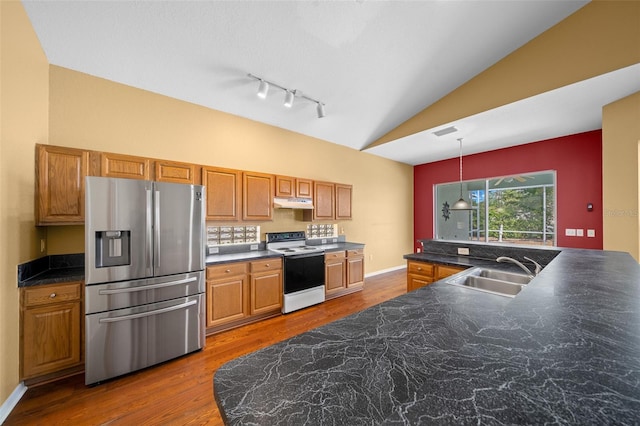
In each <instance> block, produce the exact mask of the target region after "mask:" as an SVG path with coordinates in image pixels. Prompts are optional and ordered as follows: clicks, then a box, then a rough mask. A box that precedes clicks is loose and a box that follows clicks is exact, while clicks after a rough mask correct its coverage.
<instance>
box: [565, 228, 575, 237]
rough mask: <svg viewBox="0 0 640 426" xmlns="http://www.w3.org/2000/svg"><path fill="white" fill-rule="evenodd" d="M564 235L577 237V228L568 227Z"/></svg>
mask: <svg viewBox="0 0 640 426" xmlns="http://www.w3.org/2000/svg"><path fill="white" fill-rule="evenodd" d="M564 235H565V236H567V237H575V236H576V230H575V229H570V228H566V229H565V230H564Z"/></svg>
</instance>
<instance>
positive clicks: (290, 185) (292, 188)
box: [276, 176, 296, 197]
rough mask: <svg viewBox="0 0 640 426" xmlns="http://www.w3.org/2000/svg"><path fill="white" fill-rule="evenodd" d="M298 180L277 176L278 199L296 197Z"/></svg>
mask: <svg viewBox="0 0 640 426" xmlns="http://www.w3.org/2000/svg"><path fill="white" fill-rule="evenodd" d="M295 196H296V178H292V177H289V176H276V197H295Z"/></svg>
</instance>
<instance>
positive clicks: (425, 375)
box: [214, 249, 640, 425]
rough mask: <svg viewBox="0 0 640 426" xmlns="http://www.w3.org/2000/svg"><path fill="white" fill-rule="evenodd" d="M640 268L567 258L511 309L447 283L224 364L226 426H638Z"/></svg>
mask: <svg viewBox="0 0 640 426" xmlns="http://www.w3.org/2000/svg"><path fill="white" fill-rule="evenodd" d="M639 324H640V266H639V265H638V263H637V262H636V261H635V260H634V259H633V258H632V257H631V256H630V255H629V254H627V253H621V252H608V251H592V250H576V249H564V250H562V252H561V253H560V254H559V255H558V256H557V257H556V258H555V259H554V260H552V261H551V262H550V263H549V264H548V265H547V266H546V267H545V269H544V270H543V271H542V272H541V273H540V275H538V276H537V277H536V278H535V279H534V280H533V281H532V282H531V283H530V284H529V285H528V286H527V287H526V288H525V289H523V291H521V292H520V294H518V295H517V296H516V297H515V298H513V299H510V298H506V297H502V296H498V295H493V294H487V293H482V292H478V291H474V290H471V289H466V288H460V287H456V286H451V285H448V284H446V283H445V282H443V281H440V282H437V283H434V284H432V285H429V286H427V287H423V288H420V289H418V290H415V291H413V292H411V293H408V294H405V295H402V296H400V297H397V298H395V299H392V300H389V301H387V302H383V303H381V304H379V305H377V306H374V307H371V308H368V309H366V310H364V311H362V312H359V313H356V314H354V315H351V316H349V317H347V318H344V319H341V320H338V321H336V322H333V323H330V324H327V325H325V326H322V327H319V328H317V329H314V330H311V331H309V332H306V333H304V334H301V335H299V336H296V337H293V338H291V339H288V340H286V341H283V342H281V343H278V344H276V345H273V346H270V347H267V348H264V349H262V350H259V351H257V352H254V353H252V354H249V355H246V356H243V357H240V358H238V359H235V360H233V361H230V362H228V363H226V364H225V365H223V366H222V367H220V368H219V369H218V370H217V372H216V374H215V377H214V394H215V398H216V401H217V403H218V406H219V408H220V412H221V414H222V416H223V418H224V419H225V421H226V422H227V423H228V424H232V425H239V424H269V425H275V424H283V425H284V424H286V425H293V424H296V425H297V424H308V425H315V424H323V425H324V424H349V425H357V424H411V425H415V424H433V423H436V424H478V423H482V424H503V423H508V424H514V423H516V424H527V423H528V424H532V423H534V424H541V423H559V424H598V425H600V424H611V423H616V424H637V423H638V422H639V421H640V326H639Z"/></svg>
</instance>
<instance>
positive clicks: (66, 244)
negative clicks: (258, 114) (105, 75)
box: [48, 66, 413, 273]
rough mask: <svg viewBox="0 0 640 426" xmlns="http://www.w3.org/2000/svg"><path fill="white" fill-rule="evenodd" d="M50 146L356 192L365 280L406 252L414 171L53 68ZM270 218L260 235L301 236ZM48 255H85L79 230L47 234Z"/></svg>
mask: <svg viewBox="0 0 640 426" xmlns="http://www.w3.org/2000/svg"><path fill="white" fill-rule="evenodd" d="M49 143H51V144H52V145H62V146H70V147H77V148H85V149H91V150H97V151H110V152H118V153H126V154H132V155H140V156H148V157H155V158H162V159H170V160H177V161H186V162H192V163H197V164H205V165H212V166H220V167H227V168H235V169H241V170H252V171H259V172H265V173H273V174H283V175H290V176H300V177H306V178H311V179H315V180H326V181H331V182H339V183H347V184H352V185H353V218H354V220H352V221H343V222H340V228H343V229H344V233H345V234H346V236H347V239H348V240H349V241H357V242H362V243H365V244H366V262H365V268H366V272H367V273H371V272H375V271H379V270H384V269H388V268H392V267H396V266H400V265H402V264H403V263H404V261H403V259H402V255H403V254H405V253H407V252H411V250H412V247H413V244H412V238H413V235H412V227H413V168H412V167H411V166H408V165H406V164H401V163H397V162H395V161H389V160H385V159H382V158H380V157H376V156H373V155H370V154H366V153H362V152H359V151H355V150H353V149H349V148H345V147H342V146H339V145H335V144H332V143H328V142H325V141H322V140H318V139H314V138H311V137H308V136H304V135H301V134H297V133H292V132H289V131H286V130H282V129H278V128H275V127H272V126H268V125H264V124H260V123H257V122H254V121H251V120H247V119H244V118H240V117H237V116H233V115H230V114H225V113H222V112H219V111H213V110H210V109H207V108H204V107H200V106H197V105H194V104H190V103H187V102H182V101H178V100H176V99H172V98H168V97H165V96H160V95H157V94H154V93H151V92H147V91H144V90H140V89H135V88H132V87H129V86H124V85H122V84H117V83H114V82H110V81H107V80H103V79H100V78H96V77H92V76H89V75H87V74H82V73H78V72H75V71H72V70H68V69H65V68H60V67H56V66H52V67H51V68H50V132H49ZM298 219H301V216H300V212H299V211H293V210H276V211H275V212H274V220H273V222H264V223H260V225H261V227H262V231H263V232H265V231H267V232H268V231H284V230H304V229H305V228H306V224H307V223H306V222H302V221H301V220H298ZM48 245H49V250H48V253H49V254H56V253H77V252H83V251H84V244H83V229H82V227H77V226H76V227H49V228H48Z"/></svg>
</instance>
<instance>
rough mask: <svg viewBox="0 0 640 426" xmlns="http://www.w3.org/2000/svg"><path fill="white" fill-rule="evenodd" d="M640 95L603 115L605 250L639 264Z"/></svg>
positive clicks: (613, 105) (606, 109)
mask: <svg viewBox="0 0 640 426" xmlns="http://www.w3.org/2000/svg"><path fill="white" fill-rule="evenodd" d="M639 145H640V92H637V93H635V94H633V95H631V96H628V97H626V98H623V99H620V100H618V101H616V102H613V103H611V104H609V105H606V106H605V107H604V108H603V112H602V175H603V179H602V190H603V191H602V192H603V214H604V217H603V247H604V249H605V250H621V251H628V252H629V253H631V255H632V256H633V257H635V259H636V260H638V261H640V224H639V217H638V210H639V208H640V198H639V194H638V190H639V186H638V185H639V183H638V181H639V179H640V176H638V156H639V155H640V153H639V150H638V147H639Z"/></svg>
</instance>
